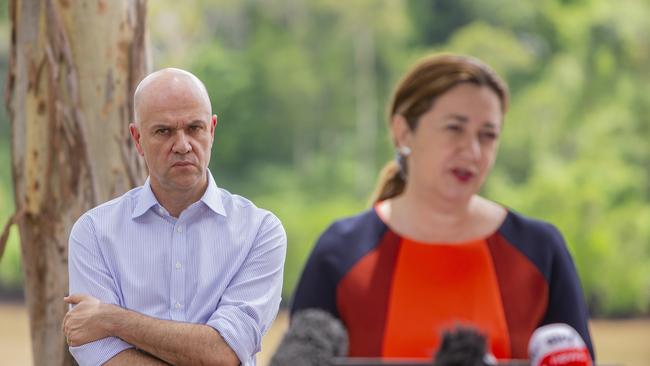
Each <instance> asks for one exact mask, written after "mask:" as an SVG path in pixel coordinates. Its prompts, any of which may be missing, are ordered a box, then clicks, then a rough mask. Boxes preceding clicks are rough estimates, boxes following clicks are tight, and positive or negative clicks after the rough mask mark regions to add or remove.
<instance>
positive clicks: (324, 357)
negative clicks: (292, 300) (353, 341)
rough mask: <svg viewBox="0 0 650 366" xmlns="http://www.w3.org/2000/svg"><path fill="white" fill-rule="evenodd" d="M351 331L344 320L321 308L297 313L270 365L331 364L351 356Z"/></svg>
mask: <svg viewBox="0 0 650 366" xmlns="http://www.w3.org/2000/svg"><path fill="white" fill-rule="evenodd" d="M347 353H348V333H347V330H346V329H345V327H344V326H343V323H341V321H340V320H338V319H336V318H335V317H334V316H332V315H331V314H330V313H328V312H326V311H324V310H320V309H305V310H301V311H298V312H296V314H295V315H294V316H293V317H292V319H291V325H290V326H289V329H288V330H287V332H286V333H285V334H284V337H283V338H282V341H281V342H280V345H279V346H278V349H277V350H276V351H275V354H274V355H273V357H272V358H271V363H270V366H289V365H291V366H293V365H301V366H329V365H330V364H331V361H332V358H333V357H343V356H347Z"/></svg>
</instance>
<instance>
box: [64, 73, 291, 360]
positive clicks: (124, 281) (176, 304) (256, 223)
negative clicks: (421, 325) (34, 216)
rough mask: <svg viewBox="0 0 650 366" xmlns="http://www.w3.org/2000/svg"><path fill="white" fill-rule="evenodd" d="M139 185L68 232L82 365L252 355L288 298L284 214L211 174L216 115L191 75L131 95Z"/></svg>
mask: <svg viewBox="0 0 650 366" xmlns="http://www.w3.org/2000/svg"><path fill="white" fill-rule="evenodd" d="M134 105H135V107H134V109H135V122H134V123H132V124H131V125H130V126H129V129H130V132H131V136H132V137H133V141H134V142H135V145H136V148H137V150H138V152H139V153H140V155H142V156H143V157H144V159H145V162H146V164H147V167H148V169H149V178H148V179H147V181H146V182H145V184H144V185H143V186H141V187H138V188H135V189H133V190H131V191H129V192H127V193H126V194H124V195H123V196H121V197H119V198H116V199H114V200H112V201H109V202H107V203H104V204H102V205H100V206H98V207H96V208H94V209H92V210H90V211H88V212H86V213H85V214H84V215H83V216H82V217H81V218H79V220H78V221H77V222H76V223H75V225H74V227H73V228H72V232H71V234H70V244H69V275H70V294H71V295H70V296H67V297H66V298H65V299H64V300H65V302H67V303H68V304H71V307H72V309H71V310H70V311H69V312H68V313H67V315H66V316H65V319H64V322H63V330H64V332H65V335H66V339H67V341H68V344H69V346H70V352H71V353H72V355H73V356H74V357H75V359H76V360H77V362H79V364H80V365H82V366H83V365H102V364H104V365H166V364H173V365H238V364H240V363H241V364H243V365H255V354H256V353H257V352H258V351H259V350H260V345H261V341H262V335H263V334H264V333H265V332H266V330H267V329H268V328H269V327H270V325H271V323H272V321H273V319H274V318H275V316H276V314H277V311H278V306H279V304H280V294H281V289H282V273H283V265H284V257H285V252H286V235H285V232H284V229H283V228H282V224H281V223H280V221H279V220H278V219H277V218H276V217H275V216H274V215H273V214H272V213H270V212H268V211H266V210H262V209H260V208H257V207H256V206H255V205H253V204H252V203H251V202H250V201H248V200H247V199H245V198H243V197H240V196H237V195H233V194H230V193H229V192H227V191H225V190H223V189H220V188H218V187H217V185H216V184H215V181H214V179H213V177H212V174H211V173H210V171H209V170H208V163H209V161H210V151H211V148H212V143H213V141H214V130H215V127H216V125H217V116H216V115H212V108H211V104H210V99H209V97H208V93H207V91H206V89H205V86H204V85H203V83H202V82H201V81H200V80H199V79H198V78H196V77H195V76H194V75H192V74H191V73H189V72H187V71H183V70H179V69H164V70H160V71H157V72H154V73H152V74H150V75H149V76H147V77H146V78H145V79H144V80H142V81H141V82H140V84H139V85H138V87H137V89H136V92H135V95H134Z"/></svg>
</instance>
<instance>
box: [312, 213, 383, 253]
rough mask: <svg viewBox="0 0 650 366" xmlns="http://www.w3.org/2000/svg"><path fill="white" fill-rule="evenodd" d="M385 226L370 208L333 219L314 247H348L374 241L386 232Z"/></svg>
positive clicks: (321, 248)
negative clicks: (352, 214)
mask: <svg viewBox="0 0 650 366" xmlns="http://www.w3.org/2000/svg"><path fill="white" fill-rule="evenodd" d="M386 230H387V226H386V224H384V222H383V221H381V219H380V218H379V216H377V213H376V212H375V210H374V208H370V209H368V210H365V211H363V212H361V213H358V214H356V215H354V216H349V217H344V218H341V219H338V220H336V221H334V222H333V223H332V224H331V225H330V226H329V227H328V228H327V229H326V230H325V231H324V232H323V233H322V234H321V236H320V238H319V239H318V243H317V244H316V247H317V248H316V249H320V250H323V249H336V248H338V247H341V246H344V247H346V249H349V248H350V246H351V245H353V244H356V243H372V242H374V243H376V242H377V241H378V240H379V238H380V237H381V236H382V235H383V234H384V233H385V232H386Z"/></svg>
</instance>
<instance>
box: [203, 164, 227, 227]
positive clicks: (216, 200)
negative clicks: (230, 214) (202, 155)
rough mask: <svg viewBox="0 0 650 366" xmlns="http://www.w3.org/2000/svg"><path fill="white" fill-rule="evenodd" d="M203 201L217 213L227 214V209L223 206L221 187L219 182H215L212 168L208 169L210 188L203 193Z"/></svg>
mask: <svg viewBox="0 0 650 366" xmlns="http://www.w3.org/2000/svg"><path fill="white" fill-rule="evenodd" d="M201 202H203V203H205V205H206V206H208V207H209V208H210V209H211V210H212V211H214V212H215V213H217V214H219V215H221V216H227V215H226V209H225V208H224V207H223V202H222V200H221V191H219V187H217V183H215V181H214V178H213V177H212V173H211V172H210V169H208V188H207V189H206V190H205V193H203V197H201Z"/></svg>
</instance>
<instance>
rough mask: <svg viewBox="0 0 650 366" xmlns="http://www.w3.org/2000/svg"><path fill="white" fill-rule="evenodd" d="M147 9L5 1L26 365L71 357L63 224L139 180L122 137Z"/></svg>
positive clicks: (76, 0) (133, 0) (108, 3)
mask: <svg viewBox="0 0 650 366" xmlns="http://www.w3.org/2000/svg"><path fill="white" fill-rule="evenodd" d="M145 15H146V0H93V1H90V0H88V1H84V0H11V1H10V2H9V16H10V21H11V51H10V61H9V62H10V64H9V75H8V78H7V85H6V92H5V96H6V101H5V102H6V105H7V108H8V110H9V115H10V119H11V126H12V173H13V180H14V192H15V197H14V198H15V203H16V213H15V214H14V216H13V217H12V218H11V220H10V222H9V225H10V224H12V223H13V224H16V225H17V226H18V229H19V230H18V231H19V233H20V239H21V253H22V263H23V270H24V281H25V287H24V288H25V297H26V302H27V306H28V311H29V318H30V329H31V338H32V353H33V356H34V357H33V359H34V365H69V364H72V363H73V360H72V358H71V357H70V355H69V354H68V352H67V346H66V344H65V339H64V336H63V333H62V332H61V321H62V319H63V316H64V314H65V312H66V310H67V306H66V305H65V304H64V303H63V296H64V295H66V293H67V291H68V271H67V253H68V235H69V233H70V229H71V226H72V225H73V223H74V222H75V220H76V219H77V218H78V217H79V216H80V215H81V214H82V213H83V212H84V211H86V210H88V209H90V208H91V207H93V206H96V205H97V204H98V203H101V202H104V201H107V200H109V199H111V198H113V197H115V196H117V195H119V194H121V193H123V192H125V191H127V190H128V189H129V188H131V187H133V186H135V185H136V184H140V183H142V181H143V178H144V177H145V176H146V169H145V167H144V166H143V164H142V163H141V160H140V159H139V158H138V156H137V153H136V152H135V150H134V148H133V146H132V143H131V142H130V140H129V133H128V123H129V121H130V120H131V116H132V115H133V105H132V95H133V91H134V88H135V86H136V84H137V82H138V81H139V80H140V79H141V78H142V77H144V75H145V74H146V73H147V71H148V69H149V67H148V65H147V62H146V61H147V60H146V57H145V56H146V50H145V48H146V47H145V31H144V30H145ZM7 228H8V227H7ZM7 228H6V229H7ZM2 239H5V240H6V236H4V235H3V236H2V237H0V248H2V246H3V245H2V244H3V243H1V241H2ZM0 254H1V252H0Z"/></svg>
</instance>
